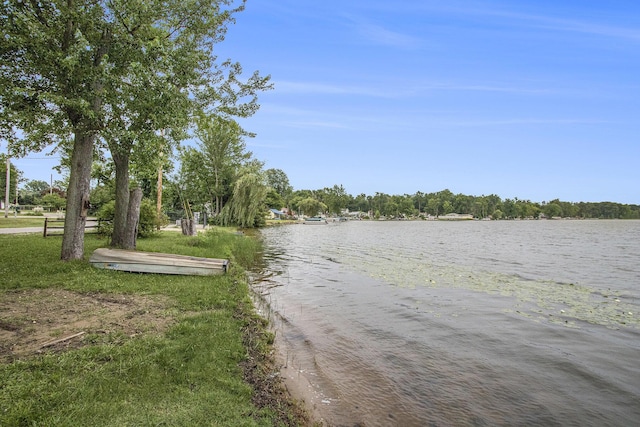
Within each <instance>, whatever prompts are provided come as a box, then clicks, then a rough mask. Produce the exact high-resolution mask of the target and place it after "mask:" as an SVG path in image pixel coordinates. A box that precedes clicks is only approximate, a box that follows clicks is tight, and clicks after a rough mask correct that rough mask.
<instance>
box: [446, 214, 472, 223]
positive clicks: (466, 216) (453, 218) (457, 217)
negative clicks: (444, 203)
mask: <svg viewBox="0 0 640 427" xmlns="http://www.w3.org/2000/svg"><path fill="white" fill-rule="evenodd" d="M438 219H439V220H444V221H460V220H469V219H473V215H471V214H458V213H449V214H446V215H440V216H439V217H438Z"/></svg>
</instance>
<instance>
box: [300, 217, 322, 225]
mask: <svg viewBox="0 0 640 427" xmlns="http://www.w3.org/2000/svg"><path fill="white" fill-rule="evenodd" d="M303 224H309V225H321V224H327V220H326V219H324V218H322V217H320V216H312V217H311V218H305V219H304V223H303Z"/></svg>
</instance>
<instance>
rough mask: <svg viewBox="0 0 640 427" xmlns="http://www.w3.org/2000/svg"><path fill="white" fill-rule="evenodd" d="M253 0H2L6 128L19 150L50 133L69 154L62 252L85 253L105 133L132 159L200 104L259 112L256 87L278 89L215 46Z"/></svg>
mask: <svg viewBox="0 0 640 427" xmlns="http://www.w3.org/2000/svg"><path fill="white" fill-rule="evenodd" d="M244 4H245V1H243V0H242V1H234V0H187V1H185V0H109V1H107V0H65V1H62V0H50V1H39V2H23V1H18V0H10V1H5V2H2V4H1V5H0V18H1V19H2V22H3V31H4V33H5V34H4V36H3V37H2V38H1V39H0V61H1V64H2V66H1V67H0V101H1V102H0V136H2V137H4V138H6V139H7V140H9V142H10V146H11V149H12V150H13V152H14V153H18V154H24V153H26V152H29V151H34V150H35V151H37V150H40V149H42V148H44V147H45V146H47V145H49V144H57V146H58V147H59V149H62V150H66V151H67V152H70V153H71V156H70V176H69V187H68V191H67V208H66V216H65V234H64V237H63V243H62V254H61V257H62V259H77V258H78V259H79V258H82V256H83V248H84V243H83V238H84V222H85V220H86V215H87V210H88V206H89V202H88V201H89V181H90V176H91V163H92V159H93V154H94V151H95V150H96V149H97V144H96V143H97V142H98V141H100V140H106V141H107V142H108V143H109V148H110V150H111V155H112V156H113V157H114V160H116V158H118V157H119V156H120V157H122V156H124V157H125V158H124V159H121V160H122V165H128V162H129V160H130V159H129V155H131V153H132V150H133V148H134V147H135V146H136V145H137V146H138V147H148V146H149V143H150V141H154V139H153V138H152V135H153V134H154V132H157V131H159V130H160V129H162V128H165V127H167V128H171V129H172V130H174V131H175V133H176V135H178V134H180V131H182V130H183V129H184V127H185V126H186V125H187V124H188V123H189V119H190V117H191V115H192V114H193V112H194V111H198V110H204V111H208V112H209V113H214V114H220V115H226V116H233V115H237V116H242V117H246V116H248V115H251V114H252V113H253V112H255V111H256V109H257V108H258V104H257V102H256V93H257V92H258V91H260V90H264V89H267V88H269V84H268V80H269V78H268V77H266V78H265V77H261V76H260V75H259V74H258V73H257V72H254V74H253V75H252V76H251V77H250V78H249V79H248V80H247V81H246V82H242V81H241V80H240V75H241V73H242V67H241V66H240V65H239V64H238V63H233V62H231V61H230V60H225V61H221V62H219V61H217V58H216V56H215V55H214V46H215V44H216V43H218V42H220V41H222V40H223V39H224V35H225V33H226V31H227V25H228V24H229V23H231V22H233V16H234V14H235V13H237V12H240V11H242V10H243V8H244ZM147 158H148V157H147ZM124 169H125V168H124V166H123V168H122V173H123V174H125V175H128V174H127V172H128V171H126V170H124ZM126 178H127V179H128V176H127V177H126ZM121 182H122V183H124V182H128V181H127V180H125V178H122V181H121ZM120 186H121V187H122V186H124V184H121V185H120Z"/></svg>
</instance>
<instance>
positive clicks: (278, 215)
mask: <svg viewBox="0 0 640 427" xmlns="http://www.w3.org/2000/svg"><path fill="white" fill-rule="evenodd" d="M283 216H285V213H284V212H282V211H279V210H278V209H269V219H282V217H283Z"/></svg>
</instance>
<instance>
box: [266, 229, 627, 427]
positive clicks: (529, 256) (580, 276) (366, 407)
mask: <svg viewBox="0 0 640 427" xmlns="http://www.w3.org/2000/svg"><path fill="white" fill-rule="evenodd" d="M262 235H263V238H264V241H265V244H266V251H265V256H264V259H265V265H264V270H263V271H261V272H259V274H258V277H257V278H256V280H255V283H254V287H255V289H256V291H257V293H258V294H260V295H261V296H262V298H263V301H264V302H266V305H265V306H264V307H263V310H266V312H268V314H269V315H270V316H271V317H272V319H274V325H275V329H276V334H277V335H278V336H279V337H280V339H281V341H282V342H283V343H284V345H285V346H286V359H287V365H288V368H287V369H289V370H290V371H289V372H296V375H305V376H306V377H307V378H309V380H310V381H311V384H312V386H313V388H314V393H316V394H317V396H318V400H317V402H318V405H321V406H322V407H321V409H322V413H323V416H324V418H325V420H326V421H327V422H328V423H329V424H330V425H356V424H364V425H366V426H378V425H379V426H396V425H399V426H423V425H434V426H449V425H472V426H494V425H505V426H507V425H509V426H513V425H522V426H531V425H540V426H553V425H562V426H570V425H575V426H604V425H619V426H631V425H638V422H639V420H640V316H639V314H640V221H465V222H438V221H434V222H428V221H421V222H367V221H363V222H358V221H351V222H347V223H340V224H335V225H334V224H329V225H322V226H318V225H312V226H310V225H299V224H296V225H289V226H282V227H273V228H269V229H266V230H264V231H263V232H262Z"/></svg>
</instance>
